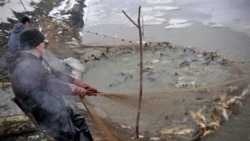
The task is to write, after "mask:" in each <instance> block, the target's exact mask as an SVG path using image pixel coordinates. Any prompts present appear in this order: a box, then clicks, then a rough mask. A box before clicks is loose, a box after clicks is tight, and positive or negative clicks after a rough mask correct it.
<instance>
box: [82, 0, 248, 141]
mask: <svg viewBox="0 0 250 141" xmlns="http://www.w3.org/2000/svg"><path fill="white" fill-rule="evenodd" d="M86 3H87V8H86V9H85V12H86V14H85V17H84V19H85V27H84V28H83V38H82V39H83V44H87V45H104V44H106V45H111V44H112V45H114V44H129V43H135V42H137V41H138V40H139V38H138V36H139V35H138V31H137V28H136V27H135V26H134V25H133V24H132V23H131V22H130V21H129V20H128V18H126V16H125V15H124V14H123V13H122V10H124V11H125V12H126V13H127V14H128V15H129V16H130V17H131V19H133V20H134V21H135V22H136V23H137V17H138V7H139V6H141V7H142V8H141V15H142V17H143V25H144V26H143V31H144V37H143V40H145V41H153V42H161V41H168V42H171V43H173V44H176V45H181V46H188V47H195V48H198V49H201V50H206V51H216V52H217V53H218V54H220V55H222V56H224V57H226V58H228V59H230V60H234V61H236V62H240V61H244V62H245V63H244V64H239V66H240V67H241V69H242V70H243V72H245V73H246V74H247V75H249V74H250V72H249V69H250V67H249V66H250V63H249V62H250V55H249V53H250V14H249V13H250V1H249V0H220V1H217V0H126V1H121V0H88V1H86ZM249 106H250V100H249V98H248V100H247V101H246V105H245V106H244V107H243V108H242V109H240V111H239V113H238V114H237V115H234V116H233V117H232V118H231V120H230V121H228V122H227V123H225V124H224V125H223V126H222V128H221V129H220V130H219V131H218V132H216V133H215V134H213V135H212V136H209V137H208V138H207V139H206V140H208V141H221V140H223V141H249V140H250V109H249Z"/></svg>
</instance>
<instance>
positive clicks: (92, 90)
mask: <svg viewBox="0 0 250 141" xmlns="http://www.w3.org/2000/svg"><path fill="white" fill-rule="evenodd" d="M74 84H75V85H77V86H79V87H82V88H84V89H86V90H87V91H89V92H90V93H98V90H97V89H96V88H94V87H92V86H90V85H88V84H87V83H84V82H83V81H81V80H79V79H75V80H74Z"/></svg>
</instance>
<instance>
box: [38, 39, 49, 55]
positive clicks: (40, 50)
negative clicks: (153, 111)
mask: <svg viewBox="0 0 250 141" xmlns="http://www.w3.org/2000/svg"><path fill="white" fill-rule="evenodd" d="M46 45H47V43H46V42H44V41H43V42H41V43H40V44H39V45H38V46H37V51H38V53H39V55H40V56H43V54H44V52H45V48H46Z"/></svg>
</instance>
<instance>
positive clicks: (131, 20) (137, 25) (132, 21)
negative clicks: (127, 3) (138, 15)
mask: <svg viewBox="0 0 250 141" xmlns="http://www.w3.org/2000/svg"><path fill="white" fill-rule="evenodd" d="M122 13H123V14H124V15H125V16H126V17H127V18H128V19H129V20H130V21H131V22H132V23H133V24H134V25H135V26H136V27H137V28H138V25H137V24H136V23H135V22H134V21H133V20H132V19H131V18H130V17H129V16H128V15H127V13H126V12H125V11H124V10H122Z"/></svg>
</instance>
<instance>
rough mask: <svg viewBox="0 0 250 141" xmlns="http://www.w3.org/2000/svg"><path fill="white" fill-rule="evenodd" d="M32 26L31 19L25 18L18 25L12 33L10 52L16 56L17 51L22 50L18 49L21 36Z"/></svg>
mask: <svg viewBox="0 0 250 141" xmlns="http://www.w3.org/2000/svg"><path fill="white" fill-rule="evenodd" d="M30 26H31V22H30V19H29V17H26V16H25V17H23V18H22V19H21V20H20V22H18V23H16V24H15V25H14V27H13V29H12V31H11V34H10V38H9V42H8V46H9V51H10V52H11V53H12V54H14V53H15V52H16V51H18V50H20V49H19V48H18V42H19V35H20V33H21V32H22V31H23V30H24V29H25V28H27V27H30Z"/></svg>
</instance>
